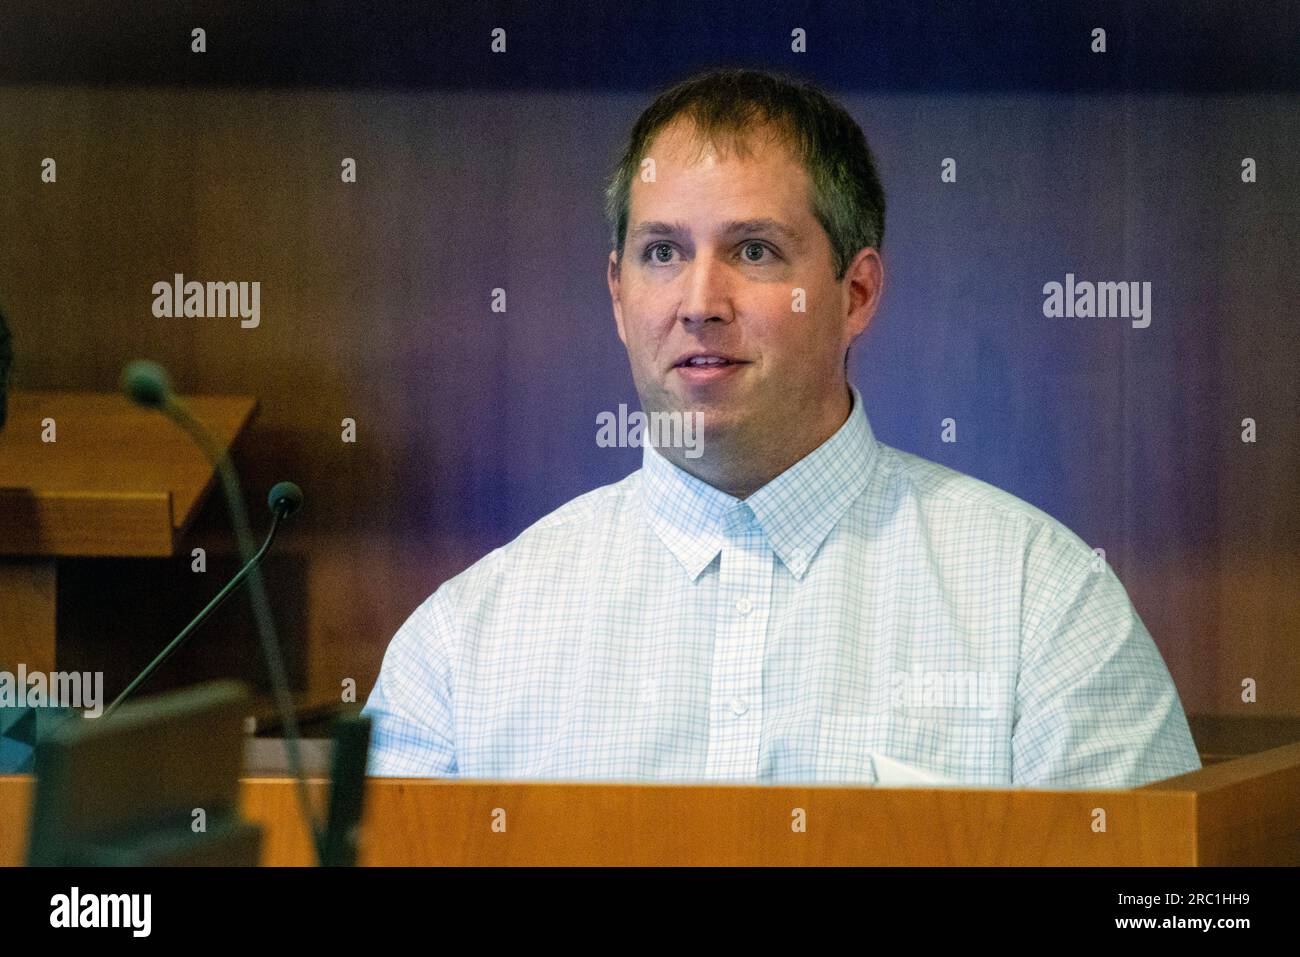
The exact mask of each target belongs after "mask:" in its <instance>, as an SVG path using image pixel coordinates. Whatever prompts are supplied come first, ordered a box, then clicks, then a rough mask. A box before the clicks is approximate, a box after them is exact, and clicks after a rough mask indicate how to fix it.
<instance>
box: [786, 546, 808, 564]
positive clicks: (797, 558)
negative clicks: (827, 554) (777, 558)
mask: <svg viewBox="0 0 1300 957" xmlns="http://www.w3.org/2000/svg"><path fill="white" fill-rule="evenodd" d="M790 561H791V563H792V564H794V565H795V567H797V568H802V567H803V566H804V564H805V563H806V562H807V561H808V555H807V553H806V552H805V551H804V550H803V549H802V548H796V549H795V550H794V551H792V552H791V553H790Z"/></svg>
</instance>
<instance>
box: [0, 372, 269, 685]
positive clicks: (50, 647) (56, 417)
mask: <svg viewBox="0 0 1300 957" xmlns="http://www.w3.org/2000/svg"><path fill="white" fill-rule="evenodd" d="M185 402H186V404H187V405H188V406H189V407H190V409H191V410H192V411H193V412H194V414H195V415H196V416H197V417H198V418H199V419H200V420H201V421H202V422H203V423H204V424H205V425H206V426H207V427H208V428H209V429H210V430H211V431H212V433H213V435H214V436H215V438H216V441H217V443H218V444H219V445H220V447H221V448H222V449H229V448H230V446H231V445H232V444H233V443H234V441H235V439H236V438H237V437H238V436H239V434H240V433H241V432H242V431H243V430H244V429H245V428H246V427H247V425H248V423H249V421H250V420H251V419H252V417H253V414H254V412H255V410H256V408H257V401H256V400H255V399H251V398H247V397H240V396H193V397H189V398H186V399H185ZM51 421H52V422H53V428H54V430H55V431H54V437H55V441H53V442H46V441H43V440H42V436H43V434H44V433H46V431H47V429H48V428H49V425H50V422H51ZM215 480H216V474H215V470H214V469H213V467H212V466H211V465H210V464H209V463H208V461H207V459H206V458H204V456H203V453H202V452H201V451H200V450H199V449H198V448H197V447H196V446H195V445H194V443H193V442H191V441H190V439H189V437H188V436H186V435H185V434H184V433H183V432H182V431H181V430H180V429H179V428H178V427H177V426H175V425H174V424H173V423H172V422H170V421H168V420H167V419H166V418H165V417H164V416H162V415H161V414H159V413H158V412H155V411H152V410H149V409H143V408H140V407H139V406H136V405H134V404H133V403H132V402H131V401H130V400H129V399H127V398H126V397H125V396H121V395H113V394H98V393H87V392H14V393H11V394H10V396H9V421H8V422H7V423H6V425H5V428H4V430H3V431H0V670H8V671H13V670H14V669H15V668H16V666H17V664H18V663H20V662H21V663H23V664H25V665H26V666H27V670H28V672H35V671H40V672H51V671H55V670H56V668H57V666H56V659H57V654H56V645H55V640H56V623H57V611H56V608H55V598H56V585H57V577H56V576H57V565H56V563H57V560H58V559H59V558H61V557H71V556H84V557H141V556H168V555H172V554H173V553H174V551H175V548H176V546H177V543H178V542H179V541H180V540H181V538H182V536H184V534H185V532H186V531H187V530H188V529H189V526H190V524H191V523H192V522H193V520H194V518H195V516H196V515H197V514H198V510H199V506H200V505H201V504H202V503H203V500H204V498H205V497H206V495H207V493H208V491H209V490H210V489H211V487H212V485H213V483H214V482H215Z"/></svg>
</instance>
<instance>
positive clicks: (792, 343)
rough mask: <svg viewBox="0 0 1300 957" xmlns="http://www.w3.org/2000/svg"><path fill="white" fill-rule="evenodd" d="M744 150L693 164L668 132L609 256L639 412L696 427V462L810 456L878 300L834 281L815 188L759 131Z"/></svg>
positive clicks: (689, 149)
mask: <svg viewBox="0 0 1300 957" xmlns="http://www.w3.org/2000/svg"><path fill="white" fill-rule="evenodd" d="M747 144H748V146H749V149H748V150H747V151H746V152H745V154H744V155H741V154H740V151H738V150H735V149H727V150H725V151H724V152H723V153H718V152H716V151H714V150H712V149H706V151H705V152H704V153H703V154H702V155H701V153H700V146H699V145H698V143H697V142H696V141H695V139H694V138H693V137H692V136H691V127H690V125H689V124H688V123H683V122H681V121H678V122H675V123H673V124H672V125H670V126H668V127H667V128H665V129H664V130H663V131H662V132H661V133H660V134H659V135H658V136H657V137H656V138H655V140H654V141H653V142H652V144H651V147H650V149H649V151H648V153H647V156H648V157H650V158H652V159H653V160H654V166H655V179H654V181H653V182H646V181H644V179H643V178H642V177H639V176H638V177H637V178H636V179H635V180H634V182H633V185H632V190H631V197H630V205H629V211H628V232H627V238H626V241H625V245H624V255H623V261H622V262H621V263H618V262H617V260H616V258H615V255H614V253H612V252H611V254H610V265H609V277H608V278H609V286H610V295H611V297H612V299H613V305H614V316H615V321H616V323H617V325H618V334H619V338H620V339H621V340H622V341H623V344H624V345H625V346H626V347H627V351H628V357H629V360H630V362H631V366H632V377H633V379H634V381H635V383H636V388H637V393H638V394H639V395H640V398H641V403H642V406H643V407H644V409H645V411H647V412H656V411H667V412H673V411H681V412H688V411H694V412H698V413H700V414H701V416H702V425H703V440H704V452H705V455H706V456H707V455H709V454H710V445H711V443H713V449H714V450H715V451H717V450H718V449H719V443H720V444H721V446H722V447H723V450H724V452H725V453H726V454H731V455H751V456H753V455H757V456H759V457H764V456H766V457H771V455H773V454H776V452H777V451H778V450H779V449H780V448H782V447H786V448H793V447H800V448H802V449H803V452H805V453H806V452H807V451H811V448H812V447H815V445H814V446H809V447H806V448H804V446H807V441H806V439H807V435H808V433H809V432H820V433H826V434H820V435H819V436H818V439H817V441H818V442H820V441H823V440H824V439H825V438H826V437H827V435H828V434H829V433H827V432H826V423H827V422H830V421H832V420H833V419H834V418H835V417H836V415H838V421H833V424H832V425H831V426H830V429H831V431H833V430H834V428H837V427H838V426H839V424H840V422H842V421H843V415H844V413H845V412H846V411H847V392H846V386H845V379H844V370H843V364H844V352H845V350H846V349H847V348H848V346H849V344H850V343H851V342H852V341H853V339H854V338H855V337H856V336H857V335H858V334H859V333H860V332H861V331H862V330H863V329H864V328H865V327H866V324H867V322H868V321H869V320H870V314H871V312H872V311H874V307H875V301H876V294H877V293H878V291H879V287H878V284H877V286H876V288H874V289H872V288H870V284H869V283H868V284H867V285H866V286H864V284H863V283H862V282H860V281H857V280H856V279H854V277H855V276H857V277H860V276H862V275H863V271H862V270H861V269H854V268H853V267H851V268H850V270H849V274H848V275H847V276H846V279H845V280H843V281H837V280H836V279H835V275H834V266H833V263H832V256H831V247H830V241H829V238H828V237H827V235H826V232H825V231H824V230H823V229H822V227H821V225H820V223H818V221H817V220H816V218H815V217H814V216H813V211H812V183H811V180H810V179H809V177H808V174H807V173H806V172H805V171H804V169H803V166H802V165H801V164H800V162H799V161H798V160H797V158H796V157H795V156H794V155H793V153H792V152H791V151H790V149H789V147H787V146H786V145H785V144H784V143H783V142H781V141H779V140H771V139H770V138H769V137H768V133H767V131H760V132H759V133H758V134H757V135H755V134H751V135H750V137H749V139H748V140H747ZM864 257H875V258H874V265H876V266H878V265H879V257H878V256H877V254H876V253H875V251H874V250H866V251H864V252H863V253H860V254H859V256H858V258H857V259H855V263H857V262H858V261H859V260H861V259H863V258H864ZM868 272H870V270H868ZM872 274H873V275H878V274H877V273H872ZM800 290H802V292H800ZM801 309H802V310H804V311H800V310H801ZM837 410H838V411H837Z"/></svg>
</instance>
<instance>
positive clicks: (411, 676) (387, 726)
mask: <svg viewBox="0 0 1300 957" xmlns="http://www.w3.org/2000/svg"><path fill="white" fill-rule="evenodd" d="M452 621H453V619H452V616H451V613H450V609H449V608H448V600H447V597H446V595H445V593H444V590H443V589H439V590H438V591H437V592H435V593H434V594H433V595H432V596H430V597H429V598H428V599H427V600H426V601H425V602H424V604H422V605H421V606H420V607H419V608H417V609H416V610H415V611H414V612H413V613H412V614H411V616H410V617H409V618H408V619H407V620H406V622H405V624H403V625H402V627H401V628H399V629H398V630H397V634H395V635H394V636H393V640H392V641H391V642H390V643H389V645H388V651H387V652H386V653H385V654H384V663H383V665H382V667H381V668H380V671H379V680H378V681H377V682H376V683H375V687H374V690H373V691H371V693H370V698H369V700H368V701H367V702H366V706H365V708H364V709H362V713H363V714H367V715H369V716H370V717H371V719H372V722H373V724H372V727H371V735H370V757H369V768H368V771H367V773H368V774H370V775H371V776H372V777H450V776H455V775H456V774H457V773H458V769H457V765H456V736H455V723H454V715H453V711H452V682H451V675H452V672H451V662H450V660H449V656H448V655H447V652H446V649H447V648H449V647H450V646H451V639H452V637H453V635H454V628H453V624H452Z"/></svg>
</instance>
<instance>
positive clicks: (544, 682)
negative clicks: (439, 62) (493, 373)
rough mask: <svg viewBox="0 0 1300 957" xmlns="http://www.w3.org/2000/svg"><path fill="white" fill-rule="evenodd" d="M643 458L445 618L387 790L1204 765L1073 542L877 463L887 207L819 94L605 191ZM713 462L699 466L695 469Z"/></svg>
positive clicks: (381, 706)
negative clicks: (863, 337) (395, 786)
mask: <svg viewBox="0 0 1300 957" xmlns="http://www.w3.org/2000/svg"><path fill="white" fill-rule="evenodd" d="M607 199H608V211H609V215H610V220H611V223H612V226H613V243H614V250H613V251H612V252H611V254H610V258H609V266H608V282H609V290H610V295H611V298H612V301H613V311H614V319H615V322H616V324H617V328H618V335H619V338H620V339H621V340H622V341H623V343H624V345H625V346H626V348H627V352H628V358H629V360H630V363H631V367H632V375H633V378H634V380H635V383H636V388H637V392H638V394H639V395H640V398H641V402H642V405H643V407H644V411H645V412H646V413H649V414H653V413H661V414H664V413H666V414H678V415H694V416H697V417H698V418H697V420H696V421H698V423H699V424H700V426H701V428H702V439H703V441H702V446H701V448H702V454H692V455H688V454H687V450H684V449H682V448H677V447H674V446H673V445H672V444H671V443H668V442H665V443H664V444H663V445H662V446H661V447H658V448H655V447H653V446H651V445H650V444H649V443H646V445H645V447H644V449H643V458H642V467H641V469H640V470H639V471H637V472H635V473H633V474H632V475H630V476H628V477H627V478H626V479H624V480H623V481H621V482H618V483H616V484H614V485H610V486H606V487H604V488H600V489H596V490H595V491H593V492H590V493H588V494H586V495H583V496H580V497H579V498H577V499H575V500H574V501H572V502H570V503H569V504H567V505H565V506H564V507H563V508H560V509H559V510H557V511H556V512H553V513H552V514H550V515H548V516H547V517H545V518H543V519H542V520H541V521H540V522H538V523H537V524H535V525H533V526H532V527H531V528H529V529H528V530H527V531H525V532H524V533H523V534H521V535H520V536H519V537H518V538H517V539H515V541H513V542H511V543H510V544H509V545H506V546H505V547H503V548H500V549H497V550H496V551H494V552H492V553H491V554H490V555H488V556H487V557H485V558H484V559H482V560H481V561H479V562H478V563H477V564H475V565H474V566H472V567H471V568H470V569H468V570H467V571H465V572H464V573H462V574H460V575H458V576H456V577H455V578H453V579H452V580H450V581H448V582H446V583H445V584H444V585H442V587H440V588H439V589H438V590H437V591H436V592H435V593H434V594H433V595H432V596H431V597H430V598H429V599H428V600H427V601H425V602H424V604H423V605H421V606H420V607H419V608H418V609H417V610H416V611H415V613H414V614H413V615H412V616H411V617H410V619H409V620H408V621H407V622H406V623H405V625H403V626H402V628H401V629H400V630H399V631H398V633H397V635H396V636H395V637H394V639H393V641H392V643H391V645H390V646H389V649H388V652H387V655H386V656H385V659H384V664H383V669H382V672H381V674H380V677H379V681H378V684H377V685H376V687H375V689H374V692H373V693H372V696H371V698H370V701H369V703H368V705H367V710H368V712H369V713H370V714H372V715H373V716H374V717H375V719H376V727H375V734H374V743H373V753H372V763H371V773H372V774H376V775H388V776H411V775H463V776H466V777H475V778H525V777H541V778H567V779H576V778H583V779H605V780H620V779H623V780H626V779H660V780H678V781H685V780H728V781H751V782H764V783H774V782H786V783H796V782H832V781H839V782H863V783H869V782H872V781H875V780H878V778H879V776H880V768H881V766H882V765H883V766H890V765H888V764H885V763H884V762H883V760H882V759H891V760H892V761H894V762H903V764H904V765H907V766H910V767H911V768H913V769H918V770H920V771H922V772H926V773H928V774H930V775H936V776H940V777H941V778H943V779H947V780H954V781H960V782H965V783H969V784H983V785H1003V786H1012V785H1015V786H1053V787H1056V786H1069V787H1129V786H1134V785H1137V784H1140V783H1143V782H1147V781H1151V780H1156V779H1160V778H1164V777H1168V776H1171V775H1174V774H1178V773H1181V772H1184V771H1188V770H1193V769H1195V768H1198V767H1199V766H1200V762H1199V760H1198V758H1197V754H1196V749H1195V747H1194V746H1193V743H1192V739H1191V735H1190V734H1189V732H1188V727H1187V722H1186V719H1185V717H1184V715H1183V711H1182V707H1181V704H1180V703H1179V700H1178V695H1177V692H1176V691H1175V689H1174V686H1173V683H1172V681H1171V679H1170V676H1169V672H1168V670H1167V669H1166V667H1165V665H1164V662H1163V661H1162V660H1161V658H1160V655H1159V652H1158V651H1157V649H1156V647H1155V645H1154V643H1153V642H1152V640H1151V637H1150V636H1149V635H1148V633H1147V631H1146V629H1145V628H1144V627H1143V625H1142V622H1141V621H1140V620H1139V618H1138V616H1137V615H1136V613H1135V612H1134V610H1133V608H1132V606H1131V605H1130V603H1129V600H1128V597H1127V595H1126V593H1125V591H1124V588H1123V586H1122V585H1121V584H1120V582H1119V581H1118V579H1116V577H1115V575H1114V573H1113V572H1112V571H1111V570H1110V569H1109V568H1108V567H1107V566H1106V565H1105V563H1104V561H1100V560H1099V559H1098V557H1097V556H1096V555H1094V553H1093V552H1092V551H1091V550H1090V549H1089V548H1088V547H1087V546H1086V545H1085V544H1084V543H1083V542H1082V541H1081V540H1080V539H1079V538H1077V537H1076V536H1075V535H1073V534H1072V533H1071V532H1070V531H1069V530H1068V529H1066V528H1065V527H1064V526H1062V525H1060V524H1059V523H1057V522H1056V521H1054V520H1053V519H1052V518H1050V517H1049V516H1048V515H1046V514H1044V513H1043V512H1040V511H1038V510H1037V509H1035V508H1033V507H1032V506H1030V505H1028V504H1026V503H1024V502H1022V501H1020V500H1019V499H1016V498H1014V497H1013V496H1011V495H1009V494H1007V493H1005V492H1001V491H999V490H997V489H995V488H993V487H992V486H989V485H986V484H985V483H983V482H980V481H978V480H976V479H973V478H970V477H967V476H964V475H961V474H959V473H957V472H954V471H952V470H950V469H947V468H944V467H942V466H939V465H936V464H934V463H931V462H927V461H925V460H923V459H920V458H917V457H915V456H912V455H908V454H905V453H903V452H900V451H897V450H894V449H892V448H889V447H887V446H885V445H882V444H880V443H879V442H877V441H876V440H875V438H874V437H873V435H872V431H871V427H870V425H869V424H868V420H867V416H866V412H865V410H864V409H863V407H862V397H861V396H860V395H859V394H858V392H857V390H856V389H853V388H852V387H851V386H850V385H849V384H848V382H847V379H846V370H847V352H848V349H849V346H850V344H851V343H852V342H853V340H854V339H855V338H857V336H859V335H860V334H861V333H862V332H863V330H864V329H865V328H866V327H867V324H868V323H869V322H870V321H871V318H872V316H873V314H874V313H875V311H876V308H877V305H878V304H879V301H880V296H881V290H882V288H883V277H884V269H883V264H882V262H881V258H880V246H881V238H882V235H883V229H884V194H883V191H882V189H881V187H880V183H879V179H878V177H877V175H876V170H875V164H874V161H873V159H872V157H871V153H870V150H869V148H868V146H867V143H866V140H865V138H864V137H863V134H862V132H861V130H860V129H859V128H858V126H857V125H856V123H854V121H853V120H852V118H851V117H850V116H849V115H848V114H847V113H846V112H845V111H844V110H843V109H842V108H841V107H839V106H838V105H837V104H835V103H833V102H832V101H830V100H829V99H828V98H827V97H826V96H825V95H824V94H822V93H821V92H819V91H817V90H816V89H815V88H812V87H810V86H808V85H805V84H801V83H796V82H792V81H788V80H786V79H783V78H780V77H775V76H772V75H769V74H765V73H759V72H753V71H735V70H727V71H714V72H711V73H707V74H704V75H702V76H698V77H696V78H693V79H691V80H688V81H686V82H685V83H682V84H679V85H678V86H676V87H674V88H673V89H670V90H668V91H667V92H665V93H664V94H662V95H661V96H660V97H659V98H658V99H657V100H656V101H655V102H654V103H653V104H652V105H651V106H650V107H649V108H648V109H647V110H646V111H645V113H643V114H642V116H641V117H640V119H639V120H638V121H637V123H636V125H635V127H634V128H633V130H632V134H631V137H630V140H629V143H628V145H627V149H626V152H625V154H624V156H623V160H622V162H621V164H620V165H619V167H618V170H617V171H616V173H615V175H614V177H613V179H612V181H611V183H610V185H609V188H608V190H607ZM692 451H693V452H696V453H698V452H699V451H700V450H699V449H694V450H692Z"/></svg>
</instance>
